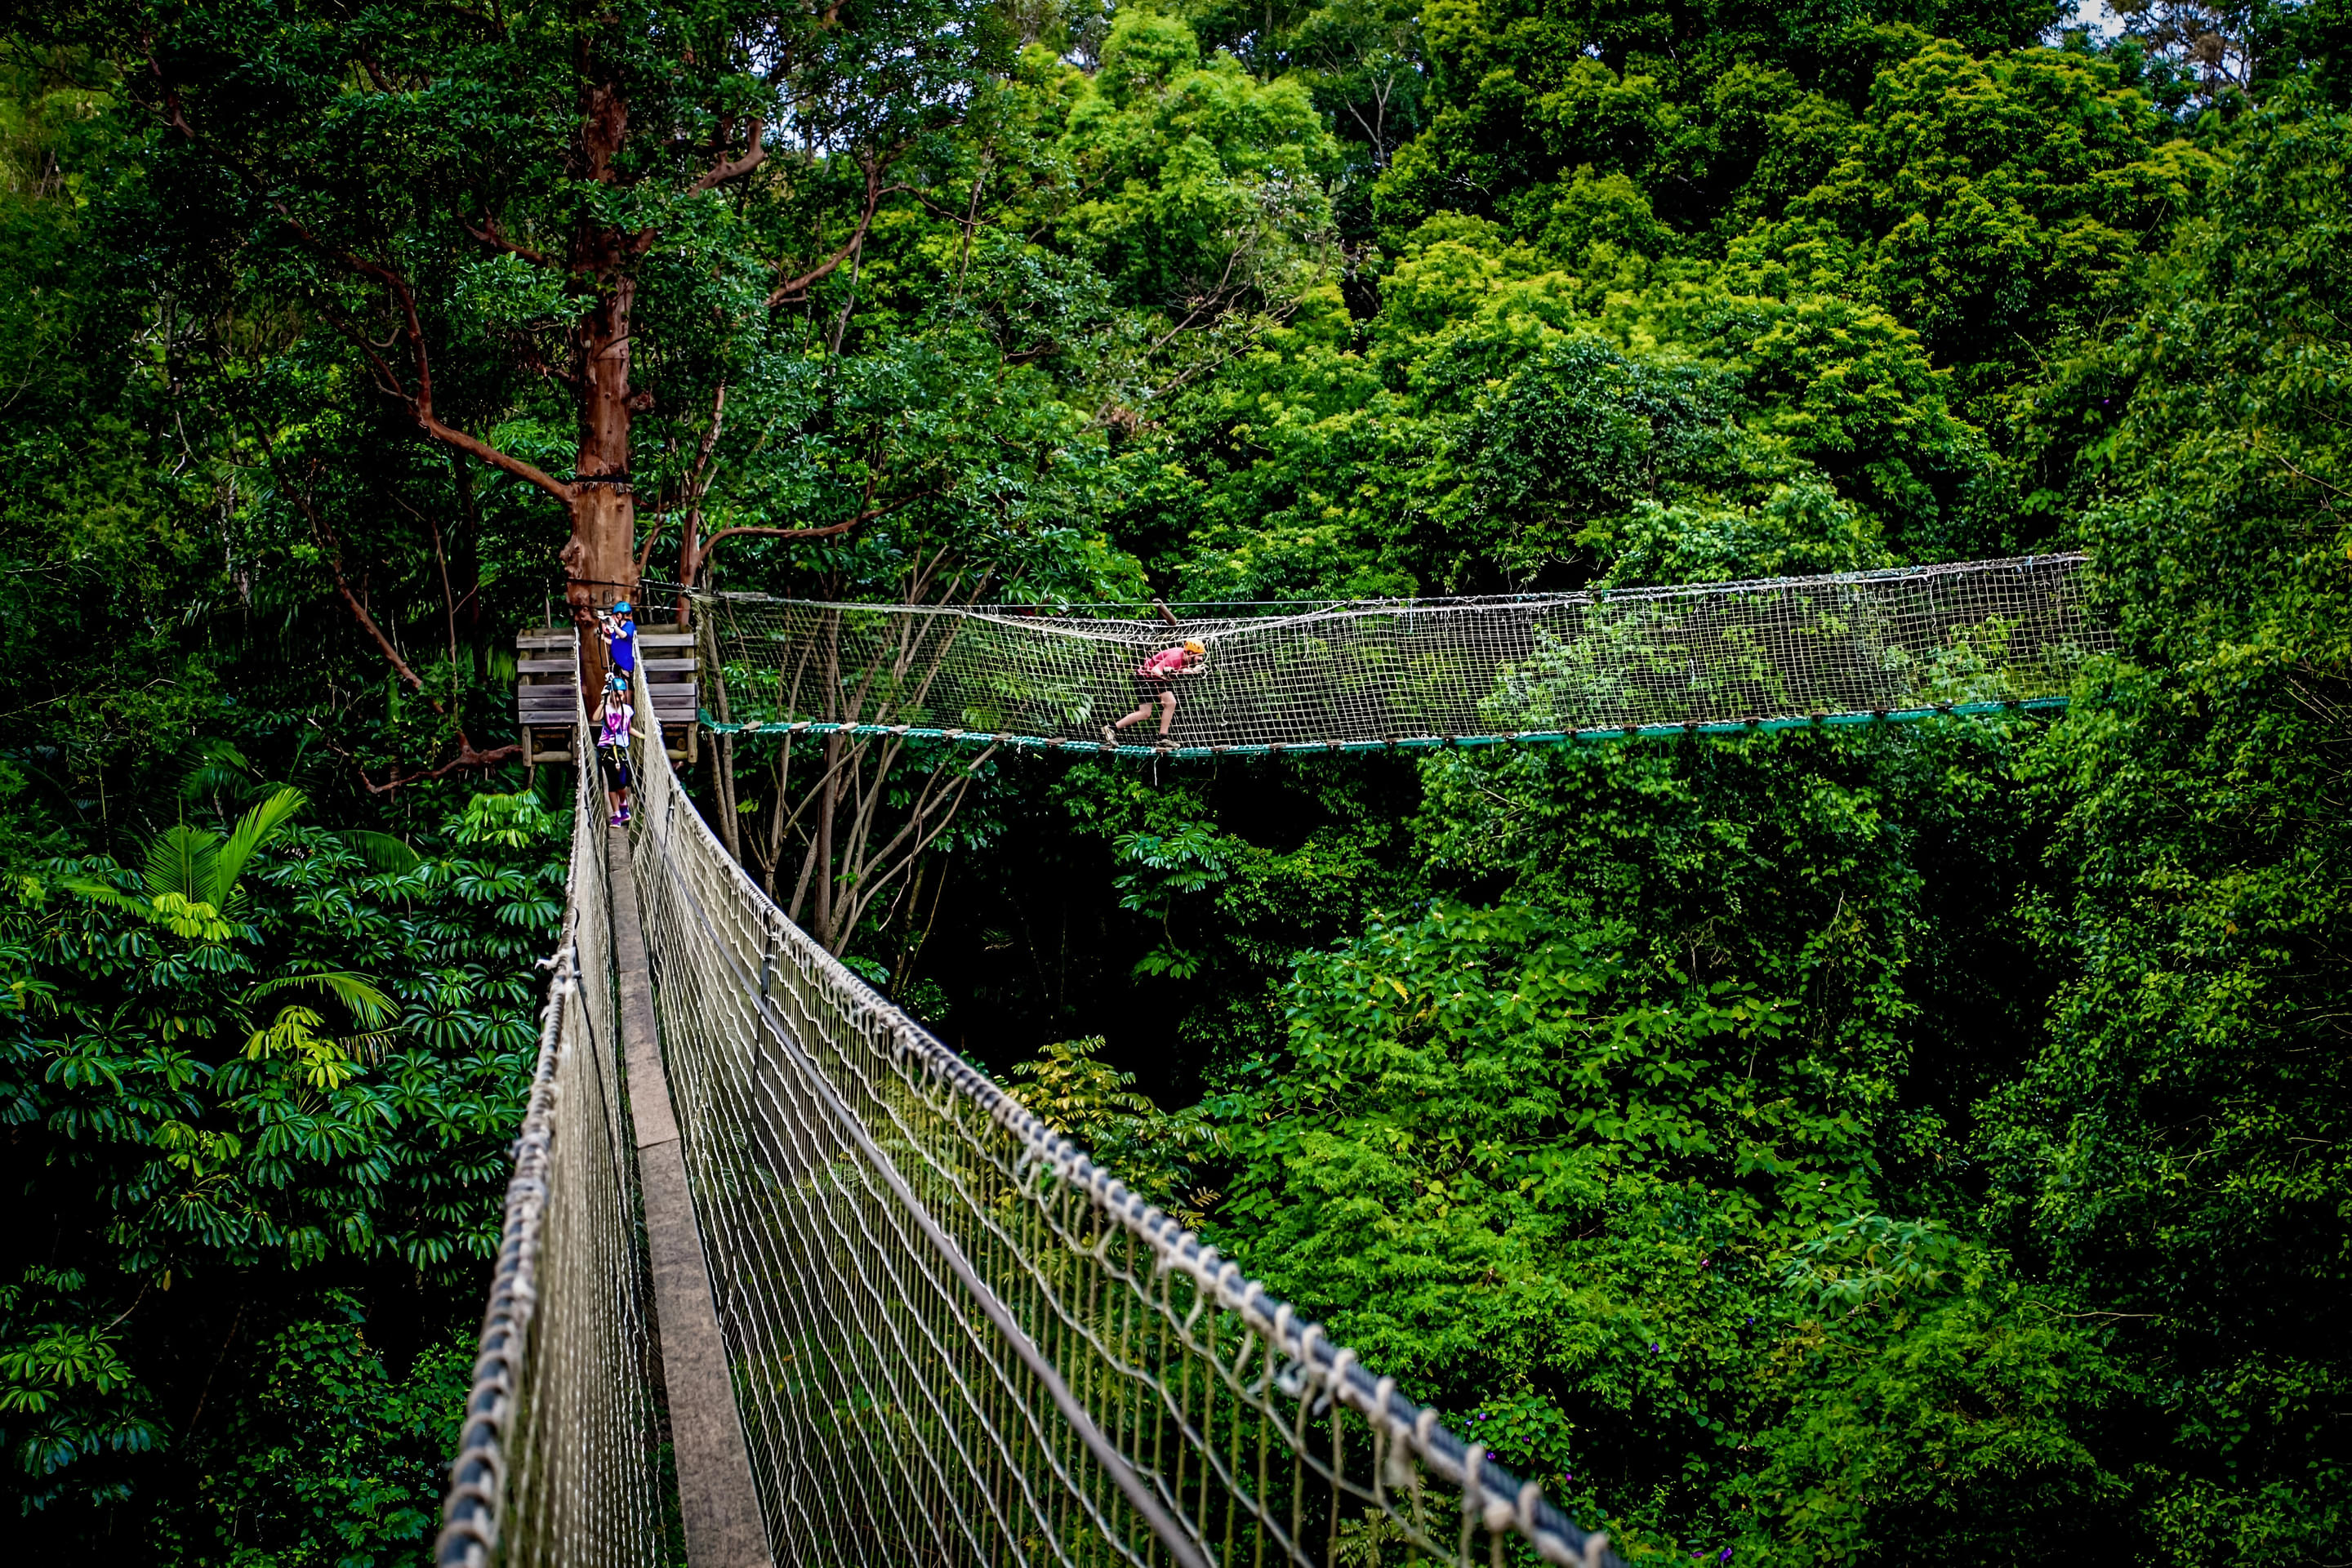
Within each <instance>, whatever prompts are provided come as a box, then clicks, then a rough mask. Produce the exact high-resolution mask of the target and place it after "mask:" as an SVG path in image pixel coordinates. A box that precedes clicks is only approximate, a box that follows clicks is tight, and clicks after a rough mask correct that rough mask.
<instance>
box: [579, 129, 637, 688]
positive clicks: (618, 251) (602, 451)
mask: <svg viewBox="0 0 2352 1568" xmlns="http://www.w3.org/2000/svg"><path fill="white" fill-rule="evenodd" d="M581 108H582V114H581V123H580V149H579V154H578V156H579V163H580V166H581V170H582V173H583V174H585V175H586V176H587V177H588V178H589V179H592V180H597V181H601V182H607V183H609V182H610V181H611V180H612V178H613V160H614V157H615V155H616V154H618V153H619V152H620V150H621V146H622V143H623V142H625V141H627V140H628V134H629V106H628V100H625V99H624V98H623V97H622V96H621V93H620V89H618V88H616V87H614V86H612V85H610V84H599V85H597V86H594V87H591V88H589V89H586V90H585V91H584V92H583V95H582V103H581ZM647 238H649V236H644V235H635V234H629V233H626V232H624V231H623V230H620V229H616V228H614V227H612V226H609V225H603V224H584V225H583V226H582V227H581V229H580V230H579V232H578V233H577V234H576V235H575V236H574V237H573V239H572V278H573V279H574V281H575V285H576V286H577V287H580V288H582V289H591V290H593V292H594V295H595V300H596V302H595V304H594V305H593V307H592V308H591V309H590V310H588V312H587V313H586V314H585V315H584V316H583V317H582V318H581V321H580V327H579V331H578V335H577V337H576V338H575V339H574V357H573V360H572V368H573V374H574V375H575V376H576V378H577V379H576V383H575V384H576V385H577V387H578V394H579V409H580V451H579V455H578V457H577V458H575V459H574V460H573V463H572V479H573V485H574V490H573V499H572V540H571V542H570V543H568V544H566V545H565V546H564V549H563V564H564V570H565V573H566V574H567V576H568V578H569V581H568V582H567V584H565V587H564V595H563V596H564V602H565V603H566V604H567V605H570V606H571V609H572V622H573V624H574V625H576V626H579V628H580V680H581V688H582V689H583V691H584V692H586V693H587V694H588V697H589V705H590V706H591V707H592V708H593V706H594V705H595V694H596V693H597V692H598V691H600V690H601V689H603V686H604V669H605V663H604V641H603V639H602V638H600V637H597V636H596V612H597V611H598V610H600V609H602V608H604V606H605V605H610V604H612V603H613V602H614V600H616V599H632V600H634V599H635V596H636V587H637V572H636V545H637V502H636V497H635V495H634V494H633V493H632V492H631V490H630V488H629V479H630V473H629V423H630V420H631V418H632V417H633V416H635V413H636V409H637V405H638V402H639V399H638V396H637V395H636V394H635V392H634V391H633V390H632V389H631V387H630V385H629V354H630V343H629V330H630V315H631V313H632V311H633V310H635V305H636V297H637V281H636V278H635V275H634V271H633V268H634V267H635V263H636V259H637V258H638V256H639V255H640V254H642V252H643V251H644V249H645V246H646V240H647Z"/></svg>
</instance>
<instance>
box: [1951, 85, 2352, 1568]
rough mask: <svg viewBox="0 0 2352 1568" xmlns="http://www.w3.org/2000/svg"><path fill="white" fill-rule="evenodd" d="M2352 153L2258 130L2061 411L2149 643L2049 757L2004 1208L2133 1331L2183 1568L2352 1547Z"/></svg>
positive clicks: (2351, 146)
mask: <svg viewBox="0 0 2352 1568" xmlns="http://www.w3.org/2000/svg"><path fill="white" fill-rule="evenodd" d="M2347 154H2352V121H2347V118H2346V117H2345V116H2344V115H2343V114H2341V113H2340V112H2336V111H2332V110H2324V109H2321V108H2319V107H2317V106H2315V105H2311V104H2309V103H2307V102H2303V101H2294V100H2290V101H2288V102H2286V103H2284V104H2282V105H2280V106H2278V107H2277V108H2275V109H2273V110H2268V111H2266V112H2264V113H2263V114H2262V115H2260V116H2259V117H2257V118H2256V120H2255V121H2254V122H2253V124H2252V126H2251V127H2250V128H2249V132H2248V144H2247V146H2246V147H2245V149H2244V151H2243V152H2242V154H2241V155H2240V156H2239V157H2238V158H2237V159H2236V161H2235V162H2234V163H2232V164H2231V167H2230V168H2229V170H2228V171H2227V173H2226V174H2224V175H2223V176H2222V177H2221V180H2220V181H2219V182H2218V183H2217V185H2216V188H2215V191H2214V194H2213V197H2212V200H2211V202H2210V205H2209V206H2208V208H2207V209H2206V210H2205V211H2204V212H2203V213H2202V214H2200V216H2199V218H2198V219H2197V221H2195V222H2194V223H2191V224H2189V225H2188V226H2185V227H2184V228H2183V230H2182V232H2181V234H2180V236H2179V239H2178V240H2177V241H2176V243H2175V246H2174V247H2173V249H2172V251H2171V252H2170V254H2169V255H2168V257H2167V258H2166V259H2165V261H2164V263H2163V265H2162V267H2161V268H2159V270H2158V277H2157V279H2156V283H2155V287H2154V292H2153V297H2152V299H2151V300H2150V303H2149V305H2148V307H2147V310H2146V312H2145V313H2144V314H2143V315H2142V316H2141V317H2140V318H2139V319H2138V320H2137V321H2135V322H2133V323H2132V324H2131V325H2130V326H2129V328H2128V329H2127V330H2126V331H2122V332H2120V333H2119V334H2118V335H2117V336H2116V339H2115V340H2114V341H2113V342H2109V343H2105V344H2101V345H2098V346H2097V347H2096V348H2095V349H2094V350H2092V351H2091V352H2089V353H2085V354H2084V356H2083V357H2082V358H2081V359H2080V360H2079V361H2078V362H2076V363H2073V364H2071V365H2069V366H2068V367H2067V369H2066V371H2065V373H2064V374H2063V375H2062V376H2061V377H2060V378H2059V385H2058V389H2057V396H2055V397H2054V398H2053V417H2052V420H2051V425H2052V427H2053V428H2052V430H2051V435H2052V437H2053V439H2055V440H2059V441H2063V442H2064V443H2066V444H2067V445H2069V446H2073V447H2075V449H2076V450H2078V451H2079V452H2080V454H2081V455H2080V458H2079V459H2078V461H2079V463H2080V465H2081V468H2082V469H2083V470H2084V476H2085V477H2084V492H2085V499H2086V500H2088V501H2089V512H2088V516H2089V524H2088V531H2089V533H2090V535H2091V537H2092V539H2093V540H2094V541H2095V544H2096V547H2097V549H2098V552H2099V562H2100V570H2101V574H2102V577H2103V579H2104V581H2105V584H2106V597H2107V600H2108V602H2109V603H2110V604H2111V605H2114V607H2115V614H2116V616H2117V618H2118V621H2119V623H2120V625H2121V627H2122V630H2123V635H2124V638H2125V647H2126V653H2125V656H2124V657H2123V658H2121V659H2119V660H2118V661H2117V662H2116V664H2115V666H2114V667H2113V668H2110V669H2108V670H2105V671H2104V672H2101V673H2099V674H2097V675H2095V676H2093V677H2092V678H2090V681H2089V683H2088V684H2087V685H2086V688H2085V690H2084V696H2085V697H2086V698H2092V699H2095V700H2091V701H2087V702H2085V703H2084V705H2083V706H2082V707H2081V708H2079V709H2077V710H2075V712H2074V714H2073V715H2071V716H2070V717H2069V719H2068V721H2067V722H2066V723H2065V724H2064V725H2063V726H2062V727H2061V728H2060V729H2059V730H2058V731H2057V732H2056V733H2055V734H2054V735H2053V737H2052V743H2051V745H2050V746H2049V747H2047V748H2046V749H2045V750H2044V751H2042V752H2040V753H2039V754H2038V755H2037V756H2036V757H2035V758H2034V759H2033V764H2032V767H2031V769H2030V771H2029V773H2028V777H2029V779H2030V780H2031V782H2032V784H2033V785H2034V787H2035V789H2036V791H2037V792H2038V794H2039V795H2040V796H2041V797H2042V800H2043V802H2044V803H2045V804H2046V808H2047V810H2048V811H2049V813H2050V815H2051V818H2052V821H2053V840H2052V846H2051V851H2050V858H2051V867H2052V878H2051V884H2050V887H2049V889H2048V892H2047V893H2046V895H2045V896H2043V897H2042V898H2040V899H2037V900H2035V901H2034V902H2033V903H2032V905H2031V906H2030V908H2029V911H2028V912H2029V915H2030V917H2031V919H2032V926H2033V931H2034V933H2035V935H2036V937H2037V938H2038V940H2040V941H2041V942H2042V943H2043V944H2044V946H2045V948H2046V949H2047V950H2048V951H2049V952H2050V953H2051V954H2052V955H2053V959H2055V960H2056V961H2057V962H2058V963H2061V964H2063V973H2064V974H2065V981H2064V984H2063V985H2062V987H2061V988H2060V990H2059V992H2058V994H2057V995H2056V996H2055V997H2054V998H2053V1005H2052V1010H2051V1032H2050V1039H2049V1045H2048V1048H2047V1049H2046V1050H2045V1051H2044V1052H2042V1054H2041V1055H2040V1056H2039V1057H2038V1058H2036V1059H2035V1061H2034V1062H2033V1063H2032V1067H2031V1068H2030V1069H2029V1070H2028V1071H2027V1072H2026V1073H2025V1074H2024V1075H2023V1076H2022V1077H2021V1079H2020V1080H2019V1081H2018V1082H2016V1083H2015V1084H2014V1085H2011V1086H2008V1087H2006V1088H2005V1089H2004V1090H2003V1091H2002V1093H2001V1095H2000V1100H1999V1103H1998V1117H1997V1121H1996V1122H1995V1127H1996V1136H1995V1139H1994V1142H1993V1144H1992V1150H1993V1152H1994V1153H1995V1156H1996V1159H1997V1168H1998V1169H1999V1170H2000V1173H2001V1177H2002V1180H2001V1184H2000V1189H1999V1196H2000V1206H2001V1210H2002V1212H2004V1213H2005V1214H2006V1215H2007V1217H2008V1218H2009V1220H2010V1223H2011V1224H2012V1225H2013V1226H2016V1227H2017V1229H2018V1231H2019V1233H2020V1234H2021V1237H2025V1238H2028V1239H2029V1240H2030V1243H2031V1245H2032V1246H2034V1247H2036V1248H2037V1249H2038V1250H2041V1251H2042V1252H2043V1253H2044V1254H2045V1255H2046V1256H2047V1257H2048V1258H2050V1259H2051V1262H2052V1266H2053V1268H2057V1269H2059V1270H2062V1271H2063V1273H2064V1274H2065V1275H2066V1276H2067V1277H2068V1278H2070V1279H2076V1280H2079V1281H2081V1282H2082V1288H2083V1289H2084V1290H2085V1291H2086V1292H2088V1293H2090V1294H2091V1295H2092V1296H2093V1297H2094V1298H2095V1300H2097V1302H2098V1303H2099V1304H2100V1305H2101V1307H2102V1308H2104V1309H2105V1310H2110V1311H2113V1312H2115V1313H2117V1314H2119V1320H2118V1321H2124V1322H2126V1323H2128V1324H2129V1325H2131V1332H2130V1338H2129V1343H2130V1346H2131V1349H2132V1351H2133V1353H2134V1355H2135V1357H2136V1359H2138V1360H2140V1361H2141V1362H2142V1363H2143V1364H2144V1365H2145V1366H2146V1368H2147V1376H2148V1378H2149V1380H2150V1383H2151V1384H2152V1392H2153V1397H2152V1398H2151V1400H2150V1402H2149V1414H2150V1417H2151V1419H2152V1420H2153V1421H2155V1422H2158V1423H2160V1424H2161V1426H2162V1428H2163V1429H2164V1430H2165V1432H2166V1434H2167V1440H2168V1443H2169V1444H2170V1445H2172V1451H2173V1452H2174V1453H2176V1454H2177V1455H2178V1456H2179V1459H2178V1461H2177V1463H2178V1467H2179V1468H2168V1469H2167V1471H2166V1472H2165V1473H2164V1474H2163V1475H2162V1477H2161V1478H2160V1479H2157V1478H2151V1479H2150V1480H2149V1481H2148V1482H2147V1489H2148V1493H2149V1496H2148V1498H2147V1505H2146V1506H2147V1511H2148V1520H2149V1524H2148V1528H2149V1531H2150V1534H2151V1536H2152V1538H2153V1542H2154V1544H2153V1547H2152V1552H2153V1553H2155V1554H2160V1557H2161V1560H2164V1561H2177V1562H2186V1561H2189V1560H2190V1558H2191V1557H2192V1556H2193V1555H2194V1554H2195V1553H2197V1552H2200V1551H2207V1550H2210V1543H2211V1542H2214V1541H2216V1540H2221V1541H2224V1542H2228V1543H2229V1546H2228V1550H2230V1551H2231V1552H2233V1553H2234V1554H2235V1555H2236V1557H2237V1558H2238V1559H2239V1560H2242V1561H2246V1562H2290V1561H2296V1560H2308V1559H2309V1558H2310V1557H2311V1556H2312V1555H2313V1554H2315V1553H2317V1552H2322V1551H2326V1550H2332V1549H2333V1547H2332V1546H2323V1545H2322V1544H2321V1543H2322V1542H2340V1541H2341V1540H2342V1539H2343V1538H2344V1535H2345V1532H2346V1531H2347V1530H2352V1516H2347V1513H2346V1511H2345V1500H2346V1498H2347V1495H2352V1490H2348V1489H2347V1476H2352V1455H2347V1451H2346V1450H2345V1448H2344V1447H2343V1445H2342V1443H2341V1441H2340V1440H2339V1438H2338V1437H2336V1436H2326V1435H2324V1434H2325V1433H2326V1431H2327V1427H2326V1423H2328V1422H2330V1421H2332V1420H2333V1419H2334V1417H2333V1416H2332V1415H2329V1414H2327V1413H2328V1412H2330V1411H2335V1410H2340V1409H2341V1408H2343V1406H2344V1403H2345V1401H2346V1400H2347V1398H2352V1367H2347V1362H2346V1359H2345V1356H2344V1353H2343V1337H2342V1335H2341V1333H2340V1332H2338V1331H2337V1329H2336V1321H2335V1320H2336V1316H2337V1313H2336V1306H2335V1303H2336V1301H2337V1300H2340V1298H2341V1295H2342V1292H2343V1290H2344V1289H2345V1287H2346V1279H2347V1276H2346V1272H2345V1270H2346V1268H2347V1256H2346V1252H2345V1249H2344V1247H2343V1237H2344V1231H2343V1228H2342V1226H2343V1219H2344V1210H2343V1207H2342V1203H2341V1198H2342V1194H2343V1193H2344V1191H2345V1190H2346V1186H2347V1181H2352V1170H2347V1166H2346V1164H2345V1163H2344V1150H2345V1149H2346V1147H2347V1127H2346V1121H2345V1118H2346V1110H2347V1104H2352V1093H2348V1092H2347V1091H2348V1090H2352V1085H2347V1081H2346V1079H2345V1076H2344V1071H2343V1061H2344V1058H2343V1052H2342V1049H2341V1045H2342V1031H2341V1003H2342V998H2343V996H2344V984H2345V972H2344V966H2343V963H2342V954H2341V950H2340V946H2339V945H2338V941H2337V938H2336V932H2338V931H2341V930H2342V929H2343V924H2344V921H2345V919H2346V916H2347V910H2346V908H2345V891H2346V879H2345V878H2344V877H2343V876H2342V875H2341V872H2340V868H2341V867H2342V866H2343V864H2344V861H2345V857H2346V854H2347V849H2352V845H2347V840H2346V837H2345V827H2344V816H2343V813H2342V812H2341V811H2340V810H2338V809H2336V805H2335V804H2334V803H2336V802H2340V801H2341V800H2342V799H2343V798H2344V792H2345V789H2346V787H2347V762H2346V753H2345V742H2344V737H2345V726H2344V716H2345V713H2346V711H2347V704H2352V529H2347V523H2346V521H2345V513H2344V511H2343V508H2342V497H2343V495H2344V492H2345V487H2347V485H2352V461H2348V460H2347V459H2348V458H2352V451H2347V445H2346V440H2345V432H2344V426H2343V422H2342V419H2341V416H2340V412H2339V410H2340V408H2341V405H2342V398H2343V396H2344V395H2345V392H2346V390H2347V387H2352V338H2347V331H2346V312H2347V302H2352V270H2347V260H2346V256H2345V247H2346V244H2347V237H2352V207H2347V197H2346V191H2347V185H2346V181H2345V171H2346V164H2347Z"/></svg>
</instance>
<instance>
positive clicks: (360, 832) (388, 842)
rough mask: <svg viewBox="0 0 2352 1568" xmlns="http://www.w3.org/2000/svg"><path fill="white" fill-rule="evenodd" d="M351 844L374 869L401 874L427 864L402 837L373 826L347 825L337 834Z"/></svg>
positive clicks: (352, 848) (395, 874) (356, 852)
mask: <svg viewBox="0 0 2352 1568" xmlns="http://www.w3.org/2000/svg"><path fill="white" fill-rule="evenodd" d="M335 837H338V838H340V839H341V840H342V841H343V842H344V843H345V844H347V845H349V846H351V850H352V854H354V855H357V856H358V857H359V858H361V859H362V860H364V861H366V862H367V864H368V869H370V870H372V871H389V872H391V873H392V874H393V875H394V876H401V875H404V874H405V873H407V872H410V871H414V870H415V869H416V868H418V867H419V866H422V865H423V864H425V857H424V856H422V855H419V854H418V853H417V852H416V851H415V850H414V849H411V848H410V847H408V846H407V844H406V843H404V841H402V840H401V839H398V838H394V837H393V836H392V835H391V834H389V833H378V832H376V831H375V830H374V829H373V828H368V827H347V828H344V829H343V830H342V831H341V833H338V834H337V835H335Z"/></svg>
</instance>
